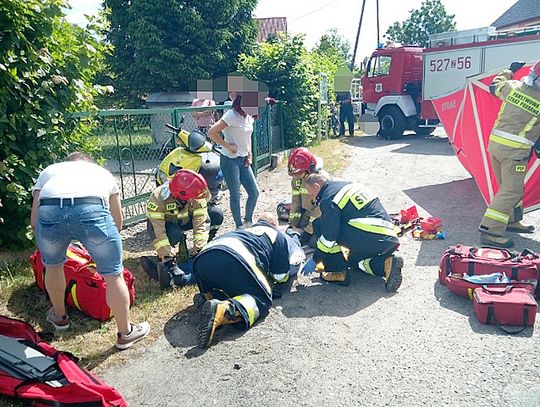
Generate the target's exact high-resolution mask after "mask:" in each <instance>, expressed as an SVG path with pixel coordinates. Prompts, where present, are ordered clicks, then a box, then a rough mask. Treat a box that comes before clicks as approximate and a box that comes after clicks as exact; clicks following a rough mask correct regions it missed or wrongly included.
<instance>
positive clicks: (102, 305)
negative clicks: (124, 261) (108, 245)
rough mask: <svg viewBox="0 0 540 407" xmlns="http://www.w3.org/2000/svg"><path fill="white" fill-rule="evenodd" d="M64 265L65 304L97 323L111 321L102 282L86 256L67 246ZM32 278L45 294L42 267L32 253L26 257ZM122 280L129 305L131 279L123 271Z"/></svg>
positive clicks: (80, 249) (38, 256)
mask: <svg viewBox="0 0 540 407" xmlns="http://www.w3.org/2000/svg"><path fill="white" fill-rule="evenodd" d="M66 256H67V260H66V262H65V264H64V274H65V276H66V293H65V294H66V304H67V305H70V306H72V307H75V308H78V309H79V310H81V311H82V312H84V313H85V314H86V315H88V316H89V317H91V318H94V319H97V320H99V321H107V320H108V319H110V318H111V316H112V315H111V309H110V308H109V306H108V305H107V301H106V299H105V290H106V286H107V285H106V283H105V279H104V278H103V277H102V276H101V275H100V274H99V273H98V272H97V271H96V265H95V264H94V263H93V262H92V258H91V257H90V253H88V251H87V250H86V249H85V248H84V247H82V246H81V245H75V244H70V245H69V247H68V250H67V253H66ZM30 263H31V264H32V269H33V270H34V277H35V278H36V283H37V285H38V287H39V288H40V289H42V290H43V291H45V284H44V275H45V272H46V270H45V267H44V266H43V263H42V262H41V253H40V252H39V251H38V250H36V251H35V252H34V253H33V254H32V255H31V256H30ZM123 275H124V280H125V282H126V285H127V287H128V290H129V304H130V305H133V300H134V299H135V284H134V281H135V277H134V276H133V274H131V272H130V271H129V270H128V269H126V268H124V271H123Z"/></svg>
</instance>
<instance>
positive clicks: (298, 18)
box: [291, 0, 342, 21]
mask: <svg viewBox="0 0 540 407" xmlns="http://www.w3.org/2000/svg"><path fill="white" fill-rule="evenodd" d="M340 1H342V0H334V1H331V2H330V3H328V4H325V5H324V6H321V7H319V8H316V9H315V10H311V11H308V12H307V13H306V14H302V15H301V16H298V17H295V18H292V19H291V21H296V20H300V19H302V18H304V17H307V16H310V15H312V14H314V13H316V12H318V11H321V10H324V9H325V8H327V7H330V6H331V5H333V4H335V3H338V2H340Z"/></svg>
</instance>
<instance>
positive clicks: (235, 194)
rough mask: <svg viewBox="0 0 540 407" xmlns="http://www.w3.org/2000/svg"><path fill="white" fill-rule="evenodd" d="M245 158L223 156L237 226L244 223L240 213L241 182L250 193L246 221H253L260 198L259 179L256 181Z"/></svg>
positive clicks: (224, 171)
mask: <svg viewBox="0 0 540 407" xmlns="http://www.w3.org/2000/svg"><path fill="white" fill-rule="evenodd" d="M244 160H245V158H244V157H237V158H229V157H225V156H223V155H222V156H221V172H223V178H224V179H225V182H226V183H227V187H228V188H229V193H230V206H231V212H232V216H233V219H234V223H235V224H236V227H238V226H241V225H242V224H243V222H242V217H241V215H240V184H242V186H243V187H244V189H245V190H246V192H247V194H248V199H247V202H246V216H245V217H244V220H245V221H246V222H253V212H254V211H255V206H256V205H257V199H258V198H259V187H257V181H255V176H254V175H253V171H252V170H251V167H246V166H245V165H244Z"/></svg>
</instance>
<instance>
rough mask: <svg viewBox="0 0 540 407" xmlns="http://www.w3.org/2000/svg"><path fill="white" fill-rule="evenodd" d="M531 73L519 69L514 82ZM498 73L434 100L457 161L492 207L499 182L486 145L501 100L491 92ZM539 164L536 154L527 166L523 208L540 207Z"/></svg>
mask: <svg viewBox="0 0 540 407" xmlns="http://www.w3.org/2000/svg"><path fill="white" fill-rule="evenodd" d="M528 73H529V66H526V67H523V68H522V69H520V70H519V71H518V72H517V73H516V75H515V79H520V78H521V77H523V76H525V75H527V74H528ZM495 75H496V73H489V74H481V75H478V76H473V77H471V78H469V79H467V82H466V83H465V87H464V88H463V89H460V90H457V91H455V92H453V93H450V94H447V95H444V96H441V97H439V98H436V99H434V100H433V105H434V106H435V110H436V111H437V115H438V116H439V119H440V120H441V123H442V124H443V126H444V129H445V131H446V134H447V135H448V140H449V141H450V144H451V145H452V148H453V149H454V152H455V153H456V156H457V158H458V159H459V161H460V162H461V164H462V165H463V166H464V167H465V169H466V170H467V171H468V172H469V173H470V174H471V175H472V176H473V178H474V180H475V181H476V184H477V185H478V188H479V189H480V192H481V193H482V196H483V197H484V200H485V201H486V202H487V203H488V204H489V203H490V202H491V199H493V196H494V195H495V193H496V192H497V188H498V186H497V180H496V179H495V176H494V175H493V171H492V170H491V162H490V157H489V153H488V151H487V146H488V142H489V136H490V132H491V129H492V128H493V124H494V123H495V120H496V119H497V115H498V113H499V109H500V107H501V103H502V101H501V100H500V99H499V98H497V97H495V96H493V95H492V94H491V93H489V85H490V83H491V81H492V80H493V78H494V77H495ZM539 165H540V161H539V160H538V159H537V158H536V156H534V155H533V158H531V160H530V161H529V165H528V166H527V175H526V177H525V194H524V197H523V209H524V211H525V212H530V211H532V210H535V209H539V208H540V171H537V169H538V166H539Z"/></svg>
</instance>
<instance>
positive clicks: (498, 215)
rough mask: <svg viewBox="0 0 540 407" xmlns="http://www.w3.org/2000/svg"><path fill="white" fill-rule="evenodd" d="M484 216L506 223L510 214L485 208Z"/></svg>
mask: <svg viewBox="0 0 540 407" xmlns="http://www.w3.org/2000/svg"><path fill="white" fill-rule="evenodd" d="M485 216H486V217H487V218H490V219H493V220H496V221H497V222H502V223H508V220H509V219H510V216H508V215H507V214H505V213H502V212H499V211H496V210H495V209H491V208H487V210H486V214H485Z"/></svg>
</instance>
